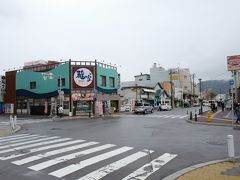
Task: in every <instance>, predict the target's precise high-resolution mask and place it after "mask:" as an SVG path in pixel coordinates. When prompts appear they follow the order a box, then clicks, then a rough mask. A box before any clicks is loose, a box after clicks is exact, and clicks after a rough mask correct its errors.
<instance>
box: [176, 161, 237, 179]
mask: <svg viewBox="0 0 240 180" xmlns="http://www.w3.org/2000/svg"><path fill="white" fill-rule="evenodd" d="M236 167H239V168H240V163H232V162H223V163H218V164H212V165H208V166H204V167H202V168H198V169H195V170H193V171H190V172H188V173H186V174H184V175H182V176H180V177H179V178H178V180H240V176H230V175H224V174H222V173H223V172H225V171H227V170H228V169H232V168H236Z"/></svg>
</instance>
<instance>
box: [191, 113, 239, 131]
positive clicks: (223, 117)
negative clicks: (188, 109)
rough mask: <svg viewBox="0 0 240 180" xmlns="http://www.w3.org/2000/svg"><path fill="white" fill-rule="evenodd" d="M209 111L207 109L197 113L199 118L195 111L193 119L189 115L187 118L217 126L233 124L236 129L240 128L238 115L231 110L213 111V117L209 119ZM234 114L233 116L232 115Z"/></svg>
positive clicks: (194, 121)
mask: <svg viewBox="0 0 240 180" xmlns="http://www.w3.org/2000/svg"><path fill="white" fill-rule="evenodd" d="M208 112H209V111H206V112H204V113H203V114H201V115H199V114H198V115H197V120H196V119H195V114H194V113H193V119H192V120H190V119H189V117H190V116H189V117H188V119H187V121H188V122H190V123H196V124H206V125H217V126H233V127H234V128H235V129H240V124H236V123H235V121H236V117H235V116H234V115H233V114H232V112H231V111H227V110H224V111H222V110H220V109H219V110H218V111H217V112H215V113H212V112H211V111H210V113H211V118H210V119H208ZM232 115H233V116H232Z"/></svg>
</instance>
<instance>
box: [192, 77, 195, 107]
mask: <svg viewBox="0 0 240 180" xmlns="http://www.w3.org/2000/svg"><path fill="white" fill-rule="evenodd" d="M192 76H193V103H194V102H195V88H194V87H195V85H194V84H195V82H194V77H195V74H193V75H192Z"/></svg>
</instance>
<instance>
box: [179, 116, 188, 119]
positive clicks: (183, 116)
mask: <svg viewBox="0 0 240 180" xmlns="http://www.w3.org/2000/svg"><path fill="white" fill-rule="evenodd" d="M185 117H187V115H185V116H181V117H179V119H183V118H185Z"/></svg>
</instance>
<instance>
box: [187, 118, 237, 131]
mask: <svg viewBox="0 0 240 180" xmlns="http://www.w3.org/2000/svg"><path fill="white" fill-rule="evenodd" d="M186 121H187V122H188V123H193V124H201V125H211V126H228V127H234V129H238V127H239V126H233V125H232V124H220V123H210V122H196V121H193V120H189V119H186ZM239 128H240V127H239Z"/></svg>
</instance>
